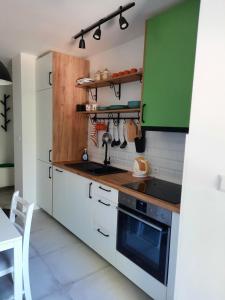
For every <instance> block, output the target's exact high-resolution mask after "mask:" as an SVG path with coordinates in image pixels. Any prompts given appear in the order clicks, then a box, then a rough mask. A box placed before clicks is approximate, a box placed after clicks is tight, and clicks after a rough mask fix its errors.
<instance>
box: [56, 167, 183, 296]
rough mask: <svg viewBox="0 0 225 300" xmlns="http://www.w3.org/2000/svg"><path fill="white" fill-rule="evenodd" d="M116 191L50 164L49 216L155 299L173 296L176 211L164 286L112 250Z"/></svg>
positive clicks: (176, 227)
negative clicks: (51, 177) (166, 284)
mask: <svg viewBox="0 0 225 300" xmlns="http://www.w3.org/2000/svg"><path fill="white" fill-rule="evenodd" d="M118 196H119V195H118V191H117V190H115V189H112V188H110V187H107V186H105V185H102V184H99V183H98V182H95V181H91V180H89V179H86V178H84V177H82V176H79V175H76V174H74V173H71V172H67V171H65V170H63V169H60V168H58V167H54V168H53V217H54V218H55V219H56V220H58V221H59V222H60V223H62V224H63V225H64V226H65V227H66V228H68V229H69V230H70V231H71V232H73V233H74V234H75V235H76V236H78V237H79V238H80V239H82V240H83V241H84V242H85V243H86V244H87V245H89V246H90V247H92V248H93V249H94V250H95V251H96V252H97V253H99V254H100V255H101V256H102V257H104V258H105V259H106V260H107V261H109V262H110V263H111V264H112V265H113V266H115V267H116V268H117V269H118V270H119V271H120V272H121V273H123V274H124V275H125V276H126V277H128V278H129V279H130V280H131V281H133V282H134V283H135V284H136V285H137V286H139V287H140V288H141V289H143V290H144V291H145V292H146V293H147V294H148V295H150V296H151V297H152V298H154V299H155V300H173V291H174V281H175V269H176V248H177V237H178V227H179V215H177V214H174V213H173V219H172V228H171V246H170V258H169V259H170V267H169V278H168V286H165V285H163V284H162V283H161V282H159V281H158V280H156V279H155V278H154V277H153V276H151V275H149V274H148V273H147V272H145V271H144V270H143V269H141V268H140V267H139V266H137V265H136V264H135V263H133V262H132V261H130V260H129V259H128V258H126V257H125V256H124V255H122V254H121V253H120V252H118V251H117V250H116V234H117V206H118Z"/></svg>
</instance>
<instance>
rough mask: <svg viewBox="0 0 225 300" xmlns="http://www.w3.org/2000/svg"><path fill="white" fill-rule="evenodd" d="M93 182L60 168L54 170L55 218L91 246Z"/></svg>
mask: <svg viewBox="0 0 225 300" xmlns="http://www.w3.org/2000/svg"><path fill="white" fill-rule="evenodd" d="M91 185H92V182H91V181H90V180H88V179H86V178H84V177H81V176H79V175H76V174H73V173H70V172H67V171H65V170H62V169H60V168H58V167H54V168H53V217H54V218H55V219H56V220H58V221H59V222H60V223H62V224H63V225H64V226H65V227H66V228H67V229H69V230H70V231H71V232H72V233H74V234H75V235H76V236H78V237H79V238H80V239H82V240H83V241H84V242H86V243H87V244H88V245H91V241H92V222H91V218H92V199H91V198H89V189H90V188H91Z"/></svg>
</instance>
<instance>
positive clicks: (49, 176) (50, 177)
mask: <svg viewBox="0 0 225 300" xmlns="http://www.w3.org/2000/svg"><path fill="white" fill-rule="evenodd" d="M51 170H52V167H49V168H48V178H49V179H52V176H51Z"/></svg>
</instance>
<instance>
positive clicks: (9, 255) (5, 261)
mask: <svg viewBox="0 0 225 300" xmlns="http://www.w3.org/2000/svg"><path fill="white" fill-rule="evenodd" d="M33 210H34V203H28V202H27V201H25V200H24V199H22V198H21V197H19V192H18V191H17V192H15V193H14V194H13V197H12V203H11V210H10V221H11V222H12V223H13V224H14V225H15V227H16V228H17V229H18V231H19V232H20V233H21V234H22V236H23V247H22V249H23V263H22V266H23V289H24V294H25V298H26V300H32V297H31V290H30V278H29V242H30V228H31V221H32V215H33ZM10 273H11V274H12V276H13V251H11V250H10V251H4V252H0V277H2V276H5V275H7V274H10Z"/></svg>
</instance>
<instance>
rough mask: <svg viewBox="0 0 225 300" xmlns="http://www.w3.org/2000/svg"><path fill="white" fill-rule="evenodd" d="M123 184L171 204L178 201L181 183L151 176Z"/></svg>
mask: <svg viewBox="0 0 225 300" xmlns="http://www.w3.org/2000/svg"><path fill="white" fill-rule="evenodd" d="M124 186H125V187H127V188H130V189H132V190H135V191H137V192H140V193H143V194H146V195H150V196H152V197H155V198H158V199H160V200H164V201H167V202H170V203H172V204H179V203H180V199H181V190H182V185H179V184H176V183H172V182H169V181H165V180H161V179H158V178H154V177H152V178H150V179H147V180H143V181H139V182H131V183H128V184H125V185H124Z"/></svg>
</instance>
